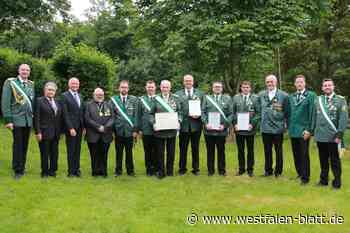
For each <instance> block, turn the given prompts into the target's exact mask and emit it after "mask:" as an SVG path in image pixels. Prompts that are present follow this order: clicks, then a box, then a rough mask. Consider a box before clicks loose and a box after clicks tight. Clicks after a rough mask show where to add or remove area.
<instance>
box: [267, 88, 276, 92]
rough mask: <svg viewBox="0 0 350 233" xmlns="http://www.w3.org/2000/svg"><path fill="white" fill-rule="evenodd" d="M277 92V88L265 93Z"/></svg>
mask: <svg viewBox="0 0 350 233" xmlns="http://www.w3.org/2000/svg"><path fill="white" fill-rule="evenodd" d="M276 92H277V88H275V89H273V90H271V91H270V90H267V93H276Z"/></svg>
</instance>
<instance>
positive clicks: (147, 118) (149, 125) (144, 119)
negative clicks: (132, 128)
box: [137, 95, 154, 135]
mask: <svg viewBox="0 0 350 233" xmlns="http://www.w3.org/2000/svg"><path fill="white" fill-rule="evenodd" d="M141 98H142V99H144V100H145V101H146V103H147V104H148V106H149V107H150V109H148V108H147V107H146V106H145V105H144V104H143V103H142V101H141ZM153 108H154V99H153V100H152V99H151V98H150V97H148V96H147V95H145V96H141V97H140V100H139V104H138V111H137V113H138V117H137V118H138V126H137V128H138V130H139V131H142V133H143V134H144V135H153V122H154V116H153V115H152V113H151V111H152V109H153Z"/></svg>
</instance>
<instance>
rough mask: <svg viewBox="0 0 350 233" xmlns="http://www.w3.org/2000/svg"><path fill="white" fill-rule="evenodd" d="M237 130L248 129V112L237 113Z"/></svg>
mask: <svg viewBox="0 0 350 233" xmlns="http://www.w3.org/2000/svg"><path fill="white" fill-rule="evenodd" d="M237 125H238V130H245V131H248V130H249V112H242V113H237Z"/></svg>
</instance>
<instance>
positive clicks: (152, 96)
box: [147, 95, 156, 98]
mask: <svg viewBox="0 0 350 233" xmlns="http://www.w3.org/2000/svg"><path fill="white" fill-rule="evenodd" d="M155 96H156V95H147V97H148V98H154V97H155Z"/></svg>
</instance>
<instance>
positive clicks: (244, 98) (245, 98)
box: [243, 95, 247, 105]
mask: <svg viewBox="0 0 350 233" xmlns="http://www.w3.org/2000/svg"><path fill="white" fill-rule="evenodd" d="M243 103H244V105H246V104H247V96H246V95H245V96H243Z"/></svg>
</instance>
